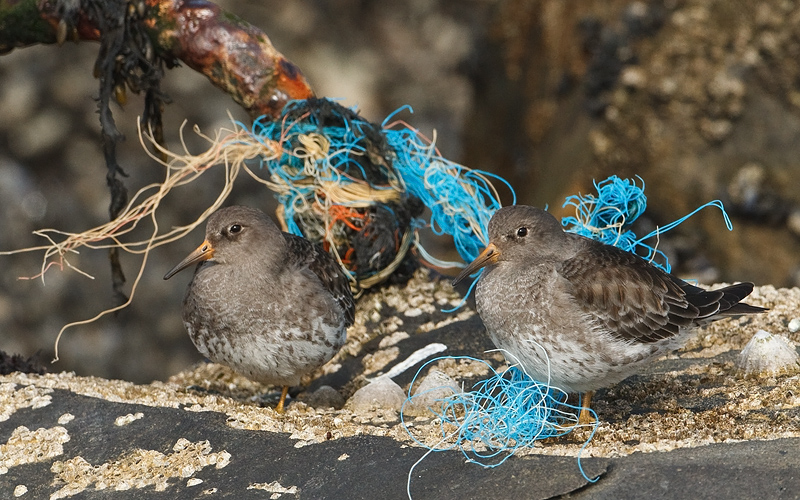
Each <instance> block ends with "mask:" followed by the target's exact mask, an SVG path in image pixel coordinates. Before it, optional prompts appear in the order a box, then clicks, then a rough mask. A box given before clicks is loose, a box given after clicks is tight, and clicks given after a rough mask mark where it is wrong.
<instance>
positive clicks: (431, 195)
mask: <svg viewBox="0 0 800 500" xmlns="http://www.w3.org/2000/svg"><path fill="white" fill-rule="evenodd" d="M406 109H407V110H409V111H410V108H408V107H403V108H400V109H399V110H398V111H396V112H395V113H393V114H392V115H390V116H389V117H388V118H386V120H384V122H383V123H382V124H381V125H376V124H374V123H371V122H369V121H367V120H365V119H364V118H362V117H361V116H360V115H359V114H358V113H356V112H355V111H354V110H351V109H348V108H345V107H343V106H341V105H339V104H337V103H336V102H335V101H331V100H328V99H308V100H302V101H293V102H291V103H289V104H288V105H287V106H286V107H285V109H284V110H283V113H282V115H281V118H280V119H279V120H271V119H266V118H261V119H257V120H256V121H255V122H254V123H253V124H252V127H251V134H252V136H253V137H254V138H256V139H257V140H260V141H262V142H263V144H264V145H265V147H266V148H267V149H269V150H273V149H272V148H271V145H272V144H274V143H276V142H277V143H279V144H280V154H278V155H265V156H262V158H261V162H260V163H261V167H263V168H265V169H267V170H268V171H269V174H270V184H269V185H270V188H271V189H273V190H274V191H275V192H276V196H277V199H278V201H279V203H280V210H279V213H278V217H279V219H280V221H281V223H282V224H283V226H284V227H285V230H287V231H288V232H291V233H293V234H296V235H299V236H304V237H306V238H308V239H310V240H312V241H315V242H318V243H320V244H322V245H323V246H324V247H325V249H326V250H328V251H330V252H332V253H333V254H334V255H335V256H337V258H338V259H339V261H340V262H341V263H342V265H343V267H344V268H345V269H346V270H347V271H348V272H349V273H350V275H351V276H352V277H353V278H354V280H355V281H357V282H358V284H359V285H360V286H361V287H362V288H368V287H369V286H372V285H374V284H377V283H380V282H382V281H384V280H386V279H388V278H389V277H390V276H391V275H392V274H393V273H395V272H398V269H400V268H401V266H402V264H403V263H404V261H405V257H406V255H407V252H408V250H409V249H410V248H413V249H414V250H415V252H416V253H417V254H418V255H419V256H420V257H421V258H422V259H423V260H425V261H427V262H429V263H430V264H431V265H433V266H447V265H448V264H449V263H445V262H441V261H438V260H437V259H436V258H434V257H433V256H432V255H431V254H430V253H429V252H427V251H426V250H425V248H423V246H422V245H421V244H420V243H419V239H418V237H417V235H416V232H417V230H418V229H419V228H421V227H425V226H427V227H430V228H431V229H432V231H433V232H434V233H435V234H437V235H443V234H446V235H450V236H452V237H453V241H454V243H455V246H456V249H457V250H458V252H459V254H460V256H461V258H462V259H465V260H471V259H473V258H475V257H476V256H477V255H478V253H479V252H480V250H481V248H482V247H483V246H484V245H486V243H487V242H488V236H487V234H486V228H487V225H488V222H489V219H490V218H491V215H492V213H494V211H495V210H497V209H498V208H499V207H500V201H499V196H498V194H497V192H496V191H495V189H494V187H493V185H492V182H491V181H492V180H498V181H500V182H502V183H505V184H506V185H508V184H507V183H506V182H505V181H504V180H503V179H502V178H500V177H497V176H495V175H493V174H490V173H487V172H481V171H477V170H470V169H468V168H466V167H464V166H461V165H458V164H456V163H454V162H451V161H449V160H447V159H445V158H443V157H442V156H441V155H440V154H439V153H438V151H437V150H436V148H435V145H434V144H433V143H432V142H431V141H428V140H427V139H426V138H424V137H423V136H422V135H421V134H420V133H419V131H417V130H416V129H412V128H411V127H410V126H408V125H406V124H405V123H404V122H401V121H398V120H394V116H395V115H396V114H397V113H398V112H400V111H402V110H406ZM509 189H510V186H509ZM512 193H513V190H512ZM425 208H427V209H428V210H430V217H429V218H428V220H427V221H426V220H423V218H422V215H423V211H424V209H425Z"/></svg>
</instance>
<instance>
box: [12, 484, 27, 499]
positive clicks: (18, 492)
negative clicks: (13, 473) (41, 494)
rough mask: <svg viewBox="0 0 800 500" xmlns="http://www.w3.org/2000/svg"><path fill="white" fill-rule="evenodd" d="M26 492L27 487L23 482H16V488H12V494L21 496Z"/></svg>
mask: <svg viewBox="0 0 800 500" xmlns="http://www.w3.org/2000/svg"><path fill="white" fill-rule="evenodd" d="M27 492H28V487H27V486H25V485H24V484H18V485H17V487H16V488H14V496H15V497H21V496H22V495H24V494H25V493H27Z"/></svg>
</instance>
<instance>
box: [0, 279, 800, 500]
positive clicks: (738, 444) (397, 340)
mask: <svg viewBox="0 0 800 500" xmlns="http://www.w3.org/2000/svg"><path fill="white" fill-rule="evenodd" d="M459 300H460V298H459V295H458V294H457V293H456V292H454V291H453V289H452V288H451V287H450V285H449V284H448V282H447V280H444V279H441V278H439V277H438V276H436V275H431V274H429V273H428V272H427V271H419V272H418V273H417V274H416V275H415V276H414V277H413V279H412V280H411V281H410V282H409V283H408V284H406V285H404V286H402V287H389V288H386V289H384V290H382V291H380V292H377V293H375V294H372V295H367V296H365V297H363V298H362V299H361V300H360V302H359V310H358V315H357V320H356V325H355V326H354V327H353V328H352V329H351V330H350V332H349V340H348V344H347V345H346V347H345V348H344V349H343V350H342V352H340V353H339V354H338V355H337V357H336V358H335V359H334V360H332V362H331V363H329V364H328V365H326V366H325V367H323V368H322V369H320V370H319V371H318V373H315V374H312V375H311V376H309V377H308V379H307V380H306V381H305V382H306V384H305V386H304V387H303V388H296V389H295V390H293V391H292V392H293V394H292V396H293V399H292V401H291V403H290V404H289V406H288V408H287V411H286V413H285V414H283V415H278V414H277V413H275V412H274V410H273V409H272V407H273V406H274V401H272V393H273V391H274V388H270V387H265V386H260V385H258V384H254V383H252V382H250V381H248V380H246V379H243V378H241V377H238V376H237V375H236V374H234V373H231V372H230V371H229V370H227V369H226V368H224V367H221V366H219V365H215V364H210V363H204V364H200V365H197V366H195V367H193V369H191V370H187V371H184V372H182V373H179V374H177V375H175V376H173V377H172V378H170V379H169V380H168V381H166V382H154V383H152V384H150V385H136V384H132V383H129V382H124V381H119V380H106V379H99V378H92V377H77V376H75V375H74V374H71V373H55V374H46V375H36V374H24V373H20V372H15V373H12V374H10V375H4V376H0V498H35V499H40V498H51V499H58V498H81V499H93V498H109V497H112V498H115V499H116V498H122V499H124V498H148V499H149V498H169V499H173V498H177V499H184V498H186V499H188V498H193V499H194V498H221V497H234V496H235V497H236V498H237V499H246V498H273V499H289V498H309V499H324V498H331V499H338V498H343V499H344V498H347V499H351V498H407V495H406V486H407V480H408V477H409V470H410V469H411V468H412V466H414V464H415V463H416V462H417V461H418V460H419V459H420V458H422V457H423V455H424V454H425V452H426V449H425V448H422V447H420V446H419V445H417V444H416V443H414V441H412V440H411V439H410V437H409V435H408V433H407V432H406V430H405V428H404V427H403V425H402V423H401V419H400V413H399V411H398V410H399V407H398V405H399V404H400V403H402V401H400V402H399V403H398V400H397V398H394V399H393V398H392V397H382V396H379V398H378V399H374V398H372V397H370V398H366V399H365V398H353V395H354V394H356V392H357V391H358V390H359V389H361V388H363V387H364V386H366V385H367V384H368V382H369V381H371V380H374V379H375V378H377V377H379V376H380V375H382V374H386V373H390V374H391V375H392V380H394V382H396V383H397V384H398V385H399V386H400V387H401V388H402V389H403V390H404V391H407V390H408V385H409V383H410V382H411V380H412V378H413V377H414V375H415V374H416V372H417V370H418V368H419V366H420V365H421V363H419V362H418V363H416V364H413V365H412V366H411V367H410V368H408V369H406V370H404V371H401V367H402V366H404V363H405V362H406V361H407V360H408V359H409V357H410V356H411V355H412V354H414V353H417V352H419V351H420V349H427V351H423V352H435V351H437V350H440V351H441V350H442V349H443V348H445V347H446V349H445V350H443V351H441V352H439V353H438V354H433V355H432V357H435V356H442V355H446V356H460V355H469V356H473V357H476V358H479V359H485V360H487V361H489V362H490V363H491V364H492V365H493V366H495V367H496V368H500V367H502V366H503V361H502V358H501V357H499V356H498V355H497V354H495V353H487V352H485V351H487V350H490V349H491V348H492V345H491V343H490V342H489V340H488V339H487V337H486V336H485V334H484V332H483V326H482V324H481V322H480V319H479V318H478V316H477V315H476V314H475V312H474V310H473V309H472V308H470V307H469V306H467V307H465V308H462V309H460V310H459V311H457V312H454V313H443V312H441V309H447V308H449V307H452V305H454V304H457V303H458V301H459ZM749 302H750V303H752V304H754V305H759V306H764V307H769V308H770V311H769V312H768V313H767V314H764V315H760V316H757V317H749V318H740V319H734V320H724V321H720V322H717V323H714V324H712V325H711V326H709V327H707V328H704V329H701V330H699V331H698V332H697V335H696V336H695V337H694V338H693V339H692V340H691V341H690V342H689V343H688V345H687V346H686V347H685V348H684V349H683V350H681V351H679V352H678V353H675V354H673V355H670V356H668V357H667V358H664V359H662V360H660V361H658V362H656V363H654V364H653V365H652V366H651V367H649V369H648V371H647V372H646V373H643V374H640V375H636V376H633V377H630V378H629V379H627V380H625V381H623V382H622V383H620V384H618V385H616V386H614V387H611V388H608V389H605V390H601V391H598V393H597V394H596V396H595V400H594V404H593V407H594V409H595V410H596V411H597V413H598V415H599V417H600V421H601V423H600V425H599V427H598V429H597V433H596V434H595V436H594V438H593V439H592V441H591V442H590V444H589V445H588V446H587V447H586V448H585V449H584V450H583V451H582V452H580V450H581V447H582V445H583V441H584V440H585V439H586V438H587V437H588V430H576V431H574V432H573V433H572V434H570V435H568V436H565V437H562V438H553V439H549V440H546V441H544V442H540V443H538V444H537V446H536V447H534V448H530V449H525V450H524V451H523V452H521V453H518V454H517V456H514V457H512V458H511V459H509V460H508V461H507V462H505V463H504V464H502V465H501V466H499V467H496V468H493V469H484V468H482V467H480V466H478V465H476V464H473V463H467V462H466V461H465V459H464V456H463V455H462V454H461V452H460V451H458V450H452V451H447V452H439V453H431V454H429V455H427V456H426V457H425V458H424V459H423V460H422V461H421V462H419V463H418V464H417V465H416V466H415V468H414V469H413V474H411V482H410V491H411V493H412V495H413V498H416V499H424V498H436V499H450V498H452V499H459V500H463V499H465V498H483V499H494V498H513V497H517V498H551V497H554V496H562V497H565V498H579V499H580V498H644V497H655V496H666V497H669V498H700V497H715V498H798V497H799V496H800V475H798V473H797V471H798V470H800V453H798V450H800V375H798V374H797V373H796V368H797V367H790V368H789V369H785V370H783V371H781V372H777V373H760V374H759V373H753V374H750V375H745V374H743V372H742V371H741V370H740V368H739V367H738V366H739V365H738V363H737V360H738V357H739V355H740V352H741V350H742V349H743V348H744V347H745V345H746V344H747V343H748V341H750V339H751V338H752V337H753V336H754V335H755V334H756V333H757V332H759V331H761V330H763V331H766V332H768V333H770V334H772V335H774V336H778V335H781V336H784V337H785V338H786V339H787V340H788V342H789V345H790V346H791V348H792V349H794V350H795V352H796V349H797V347H796V344H797V343H798V341H800V332H798V331H797V328H796V327H797V324H798V323H800V321H797V318H798V317H800V289H797V288H793V289H775V288H773V287H770V286H764V287H757V288H756V290H755V291H754V293H753V294H752V296H751V298H750V300H749ZM792 320H795V321H792ZM792 330H794V331H792ZM762 337H763V334H762ZM437 344H441V345H437ZM131 355H135V353H132V354H131ZM406 364H409V363H406ZM431 368H436V369H437V370H439V371H441V372H444V373H445V374H447V375H449V376H450V377H452V379H453V380H455V381H456V383H458V384H462V383H463V384H464V386H465V387H470V386H471V385H472V384H473V383H474V382H476V381H479V380H481V379H482V378H485V376H486V367H485V365H483V364H481V363H479V362H476V361H469V360H441V361H436V362H434V363H432V364H431V365H429V369H431ZM398 372H399V373H398ZM423 375H424V373H423ZM415 387H416V385H415ZM362 394H363V392H362ZM414 415H418V416H411V415H406V416H405V421H406V423H410V425H411V428H412V429H413V432H414V435H415V436H416V437H417V439H420V440H421V441H423V442H425V443H426V444H428V445H434V444H435V443H436V442H437V441H439V439H441V435H440V430H439V426H438V422H437V421H435V419H434V418H433V415H432V414H425V412H424V411H421V412H414ZM579 453H581V457H582V458H581V462H580V463H581V465H582V467H583V470H584V471H585V472H586V474H587V475H588V476H589V477H598V480H597V482H595V483H591V484H590V483H588V482H587V480H586V479H585V478H584V477H583V476H582V475H581V473H580V470H579V468H578V460H577V458H576V457H577V456H578V454H579ZM376 495H377V496H376Z"/></svg>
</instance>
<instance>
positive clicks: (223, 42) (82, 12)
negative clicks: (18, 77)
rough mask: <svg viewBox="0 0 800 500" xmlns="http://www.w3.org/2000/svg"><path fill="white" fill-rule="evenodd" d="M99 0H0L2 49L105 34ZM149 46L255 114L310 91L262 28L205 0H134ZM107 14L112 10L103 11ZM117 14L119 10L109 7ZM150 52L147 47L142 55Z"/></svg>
mask: <svg viewBox="0 0 800 500" xmlns="http://www.w3.org/2000/svg"><path fill="white" fill-rule="evenodd" d="M114 4H115V2H103V1H102V0H63V1H57V0H0V54H2V53H5V52H9V51H11V50H13V49H14V48H18V47H25V46H28V45H33V44H39V43H44V44H53V43H63V42H64V41H65V40H74V41H80V40H94V41H99V40H100V39H101V36H102V35H103V33H102V28H103V27H102V26H101V25H100V24H101V23H99V22H98V20H97V13H98V12H99V11H101V10H102V11H107V10H109V8H110V7H111V5H114ZM122 6H123V8H124V9H125V10H124V12H123V13H121V14H123V15H125V16H126V17H128V18H131V17H135V18H136V19H137V21H138V22H139V24H140V25H141V27H142V28H143V31H144V33H146V35H147V37H148V38H149V44H150V45H149V46H150V50H152V51H154V52H155V55H156V56H158V57H160V58H161V59H162V60H164V61H174V60H180V61H183V62H184V63H185V64H186V65H187V66H189V67H190V68H192V69H194V70H196V71H198V72H200V73H202V74H204V75H205V76H206V77H208V79H209V80H211V82H212V83H213V84H214V85H216V86H217V87H219V88H220V89H222V90H224V91H225V92H226V93H228V94H229V95H230V96H231V97H232V98H233V100H234V101H236V102H237V103H238V104H239V105H240V106H242V107H243V108H244V109H246V110H247V111H248V112H249V113H250V115H251V116H252V117H256V116H260V115H262V114H266V115H270V116H277V114H278V113H279V112H280V110H281V109H283V106H284V105H285V104H286V102H287V101H289V100H292V99H305V98H308V97H311V96H313V92H312V91H311V88H310V87H309V85H308V82H307V81H306V79H305V77H304V76H303V75H302V73H301V72H300V70H299V69H298V68H297V66H295V65H294V64H293V63H291V62H290V61H289V60H287V59H286V58H285V57H284V56H283V55H282V54H281V53H280V52H278V51H277V50H276V49H275V47H273V45H272V43H271V42H270V40H269V38H268V37H267V35H266V34H264V32H263V31H261V30H260V29H258V28H256V27H255V26H253V25H251V24H249V23H247V22H246V21H244V20H242V19H240V18H239V17H237V16H235V15H233V14H231V13H229V12H226V11H224V10H222V9H221V8H220V7H219V6H217V5H215V4H213V3H211V2H208V1H205V0H130V1H128V2H126V3H122ZM105 13H106V14H107V12H105ZM111 14H114V13H111ZM148 55H149V56H151V57H152V54H147V53H146V50H145V56H148Z"/></svg>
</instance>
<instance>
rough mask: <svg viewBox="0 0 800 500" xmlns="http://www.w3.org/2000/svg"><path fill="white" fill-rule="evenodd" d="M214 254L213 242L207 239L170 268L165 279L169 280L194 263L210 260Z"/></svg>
mask: <svg viewBox="0 0 800 500" xmlns="http://www.w3.org/2000/svg"><path fill="white" fill-rule="evenodd" d="M213 256H214V247H212V246H211V243H209V242H208V240H205V241H204V242H203V244H202V245H200V246H199V247H197V249H196V250H195V251H194V252H192V253H190V254H189V255H187V256H186V258H185V259H183V260H182V261H180V262H179V263H178V265H177V266H175V267H173V268H172V269H170V270H169V272H168V273H167V274H165V275H164V279H165V280H168V279H170V278H172V277H173V276H175V275H176V274H178V273H179V272H181V271H183V270H184V269H186V268H187V267H189V266H191V265H192V264H196V263H198V262H200V261H202V260H208V259H210V258H211V257H213Z"/></svg>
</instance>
